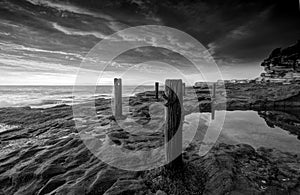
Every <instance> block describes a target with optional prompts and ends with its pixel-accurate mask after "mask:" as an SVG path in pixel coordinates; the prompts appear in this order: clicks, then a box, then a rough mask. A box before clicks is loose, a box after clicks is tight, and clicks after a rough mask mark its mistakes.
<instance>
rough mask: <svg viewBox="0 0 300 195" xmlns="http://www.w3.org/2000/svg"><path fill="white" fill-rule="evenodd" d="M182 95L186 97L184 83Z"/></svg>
mask: <svg viewBox="0 0 300 195" xmlns="http://www.w3.org/2000/svg"><path fill="white" fill-rule="evenodd" d="M182 94H183V96H185V83H182Z"/></svg>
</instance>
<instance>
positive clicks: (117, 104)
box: [114, 78, 122, 118]
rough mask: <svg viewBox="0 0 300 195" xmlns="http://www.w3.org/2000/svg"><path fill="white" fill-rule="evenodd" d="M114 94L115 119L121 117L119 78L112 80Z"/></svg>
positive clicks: (120, 84)
mask: <svg viewBox="0 0 300 195" xmlns="http://www.w3.org/2000/svg"><path fill="white" fill-rule="evenodd" d="M114 93H115V101H114V107H115V118H120V117H121V116H122V80H121V79H120V78H119V79H118V78H115V79H114Z"/></svg>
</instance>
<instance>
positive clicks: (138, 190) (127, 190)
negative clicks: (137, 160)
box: [104, 180, 149, 195]
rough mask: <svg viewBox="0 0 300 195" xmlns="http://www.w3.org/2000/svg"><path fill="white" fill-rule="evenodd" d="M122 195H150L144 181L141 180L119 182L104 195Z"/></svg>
mask: <svg viewBox="0 0 300 195" xmlns="http://www.w3.org/2000/svg"><path fill="white" fill-rule="evenodd" d="M122 194H128V195H129V194H138V195H143V194H149V190H148V189H147V187H146V185H145V184H144V183H143V181H139V180H118V181H117V182H116V183H114V185H113V186H112V187H111V188H109V189H108V190H107V191H106V192H105V193H104V195H122Z"/></svg>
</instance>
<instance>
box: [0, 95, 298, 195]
mask: <svg viewBox="0 0 300 195" xmlns="http://www.w3.org/2000/svg"><path fill="white" fill-rule="evenodd" d="M151 97H152V96H151V93H150V95H147V94H146V95H145V94H144V96H143V95H141V96H137V97H136V98H132V99H131V100H130V104H131V109H132V112H131V114H132V116H135V117H136V119H137V121H139V120H140V119H141V121H140V122H145V123H147V120H148V117H149V113H148V105H149V103H150V102H151V101H152V102H155V100H151ZM186 99H187V100H188V97H187V98H186ZM190 101H191V100H190ZM188 102H189V101H187V102H186V104H185V106H186V107H185V108H186V109H187V112H192V111H191V110H192V108H193V107H192V105H193V104H192V103H191V104H189V103H188ZM109 105H110V100H105V99H99V100H97V101H96V111H97V113H98V122H99V123H100V124H101V125H100V126H101V128H102V129H101V131H100V132H98V131H96V129H97V128H98V127H99V125H98V124H95V125H92V126H89V127H86V128H87V132H89V133H91V134H92V135H93V136H95V137H97V138H99V139H103V137H108V138H111V139H110V142H109V144H110V145H114V146H120V147H123V148H127V149H129V150H133V151H138V150H144V149H147V148H152V147H158V146H160V145H161V144H162V140H163V133H162V132H152V133H151V132H150V133H149V132H148V133H147V132H146V133H140V134H136V133H135V132H126V131H124V130H123V129H121V128H120V127H118V126H117V125H116V121H115V119H114V117H112V112H111V110H110V106H109ZM189 108H191V109H190V110H189ZM150 111H151V109H150ZM152 111H153V112H155V111H156V110H155V109H154V110H153V108H152ZM157 112H158V111H157ZM72 114H73V113H72V109H71V107H70V106H66V105H62V106H57V107H54V108H47V109H31V108H28V107H26V108H1V109H0V123H3V124H5V125H10V126H12V127H13V129H10V130H7V131H5V132H1V133H0V147H1V151H0V153H1V155H0V184H1V185H0V194H1V195H2V194H5V195H11V194H16V195H18V194H20V195H31V194H38V195H42V194H48V195H54V194H61V195H63V194H72V195H77V194H78V195H82V194H88V195H96V194H97V195H98V194H164V193H165V194H225V193H227V194H237V193H242V194H244V193H248V194H251V193H252V194H253V193H257V194H263V193H266V194H280V193H281V194H287V193H290V194H298V193H299V176H300V172H299V170H300V167H299V166H300V161H299V157H298V156H296V155H293V154H288V153H282V152H279V151H277V150H272V149H263V148H262V149H259V150H257V151H255V150H254V149H253V148H252V147H250V146H247V145H238V146H231V145H225V144H222V145H219V146H216V147H215V148H214V149H213V150H211V151H210V152H209V153H208V154H207V155H206V156H204V157H200V156H198V155H197V151H198V149H199V144H198V143H199V141H196V140H195V143H192V144H191V145H190V147H188V148H187V149H186V151H185V153H184V154H183V158H184V166H183V168H182V170H178V171H177V172H173V173H170V172H166V170H165V169H163V168H158V169H155V170H151V171H144V172H142V171H140V172H134V171H124V170H120V169H117V168H114V167H111V166H109V165H107V164H105V163H104V162H102V161H100V160H99V159H98V158H96V157H95V156H94V155H93V154H92V153H91V152H90V151H89V150H88V149H87V148H86V146H85V145H84V144H83V140H82V138H81V137H80V136H79V135H78V129H76V128H75V126H74V120H73V117H72ZM150 117H151V115H150ZM154 120H160V119H156V118H154ZM149 140H151V141H149Z"/></svg>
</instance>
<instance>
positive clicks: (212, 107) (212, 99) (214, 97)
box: [210, 83, 216, 120]
mask: <svg viewBox="0 0 300 195" xmlns="http://www.w3.org/2000/svg"><path fill="white" fill-rule="evenodd" d="M212 88H213V89H212V93H213V94H212V98H211V105H210V106H211V119H212V120H215V114H216V112H215V103H216V102H215V101H216V83H214V84H213V87H212Z"/></svg>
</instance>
